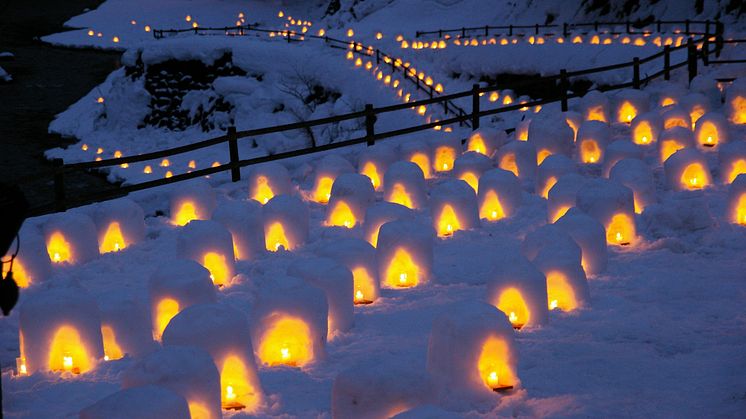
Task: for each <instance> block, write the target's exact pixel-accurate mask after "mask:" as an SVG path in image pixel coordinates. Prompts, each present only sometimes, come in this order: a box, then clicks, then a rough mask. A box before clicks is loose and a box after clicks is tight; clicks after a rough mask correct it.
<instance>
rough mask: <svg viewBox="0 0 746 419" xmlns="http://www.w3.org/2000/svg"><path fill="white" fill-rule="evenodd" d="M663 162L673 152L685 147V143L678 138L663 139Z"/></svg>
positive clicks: (661, 144)
mask: <svg viewBox="0 0 746 419" xmlns="http://www.w3.org/2000/svg"><path fill="white" fill-rule="evenodd" d="M660 146H661V162H665V161H666V160H668V158H669V157H671V156H672V155H673V153H675V152H677V151H679V150H681V149H683V148H684V145H683V144H681V143H679V142H678V141H676V140H665V141H661V143H660Z"/></svg>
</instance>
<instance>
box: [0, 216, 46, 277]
mask: <svg viewBox="0 0 746 419" xmlns="http://www.w3.org/2000/svg"><path fill="white" fill-rule="evenodd" d="M18 236H19V238H20V243H18V242H17V241H16V240H18V238H17V239H16V240H13V243H12V244H11V245H10V248H9V250H8V254H6V255H5V256H4V257H3V260H4V261H10V255H11V254H13V253H15V250H16V245H19V244H23V246H19V247H18V254H17V255H16V257H15V259H13V266H12V268H13V279H14V280H15V281H16V284H18V286H19V287H21V288H26V287H28V286H30V285H31V284H33V283H41V282H42V281H44V280H45V279H47V278H48V277H49V275H50V274H51V271H52V263H51V262H50V260H49V254H48V253H47V248H46V243H45V241H44V236H43V235H42V234H41V231H40V230H39V228H38V226H37V225H35V224H32V223H31V222H25V223H23V225H22V226H21V229H20V231H19V232H18ZM10 269H11V264H10V263H3V264H2V277H3V278H5V276H6V275H7V273H8V271H9V270H10Z"/></svg>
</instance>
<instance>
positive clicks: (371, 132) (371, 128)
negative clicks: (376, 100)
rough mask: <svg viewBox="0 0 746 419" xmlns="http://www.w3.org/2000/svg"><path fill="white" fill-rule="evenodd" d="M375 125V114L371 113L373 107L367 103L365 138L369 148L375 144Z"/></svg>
mask: <svg viewBox="0 0 746 419" xmlns="http://www.w3.org/2000/svg"><path fill="white" fill-rule="evenodd" d="M375 124H376V114H375V113H374V112H373V105H371V104H370V103H369V104H367V105H365V138H366V139H367V143H368V146H369V147H370V146H372V145H373V144H375V138H373V137H374V136H375V135H376V132H375Z"/></svg>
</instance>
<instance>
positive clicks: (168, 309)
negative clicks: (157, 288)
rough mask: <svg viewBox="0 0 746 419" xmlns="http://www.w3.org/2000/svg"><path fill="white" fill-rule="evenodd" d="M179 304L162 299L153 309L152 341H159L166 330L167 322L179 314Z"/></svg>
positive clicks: (172, 300)
mask: <svg viewBox="0 0 746 419" xmlns="http://www.w3.org/2000/svg"><path fill="white" fill-rule="evenodd" d="M179 310H180V306H179V302H178V301H176V300H174V299H173V298H164V299H162V300H161V301H159V302H158V305H156V308H155V313H156V314H155V319H154V324H153V339H155V340H157V341H160V340H161V336H163V331H164V330H166V326H168V322H170V321H171V319H172V318H174V316H176V315H177V314H179Z"/></svg>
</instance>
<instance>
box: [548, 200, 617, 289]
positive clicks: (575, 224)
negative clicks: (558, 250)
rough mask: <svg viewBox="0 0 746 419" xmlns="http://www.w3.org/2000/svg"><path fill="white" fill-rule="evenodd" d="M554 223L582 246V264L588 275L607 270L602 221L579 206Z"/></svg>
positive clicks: (604, 232)
mask: <svg viewBox="0 0 746 419" xmlns="http://www.w3.org/2000/svg"><path fill="white" fill-rule="evenodd" d="M554 225H555V226H557V227H559V228H560V229H562V230H564V231H565V233H567V234H568V235H569V236H570V237H571V238H572V239H573V240H574V241H575V243H577V245H578V247H580V253H581V259H580V265H581V266H582V267H583V271H585V273H586V275H598V274H600V273H602V272H603V271H605V270H606V264H607V260H608V252H607V250H606V230H605V229H604V226H603V225H602V224H601V223H599V222H598V221H597V220H596V219H594V218H593V217H591V216H590V215H588V214H586V213H584V212H583V211H580V210H579V209H577V208H570V210H569V211H567V213H566V214H565V215H563V216H562V218H560V219H559V220H557V221H556V222H555V223H554Z"/></svg>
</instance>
